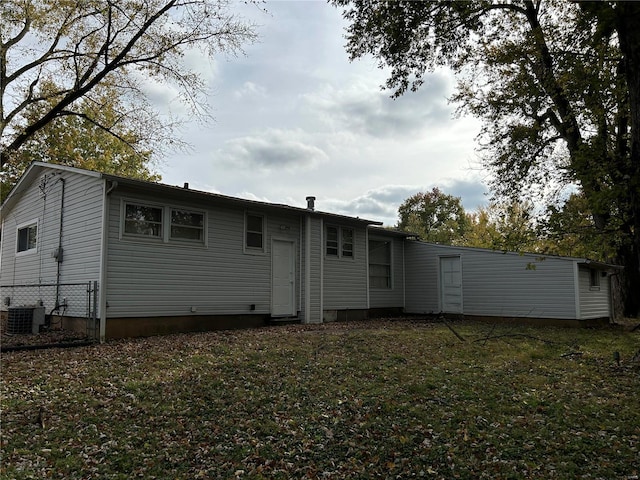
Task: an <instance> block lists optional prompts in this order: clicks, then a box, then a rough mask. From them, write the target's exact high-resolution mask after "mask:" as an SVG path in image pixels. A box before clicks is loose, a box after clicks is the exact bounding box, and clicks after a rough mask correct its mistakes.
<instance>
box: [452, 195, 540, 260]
mask: <svg viewBox="0 0 640 480" xmlns="http://www.w3.org/2000/svg"><path fill="white" fill-rule="evenodd" d="M533 209H534V205H533V203H531V202H511V203H497V202H493V203H491V204H490V205H489V206H488V207H480V208H478V209H477V211H476V212H475V213H469V214H467V218H468V219H469V225H470V226H469V229H468V231H467V233H466V235H465V237H464V240H463V242H462V245H464V246H467V247H482V248H491V249H493V250H502V251H505V252H506V251H510V252H538V251H539V250H540V243H539V240H538V237H537V232H536V225H535V221H534V218H535V216H534V214H533Z"/></svg>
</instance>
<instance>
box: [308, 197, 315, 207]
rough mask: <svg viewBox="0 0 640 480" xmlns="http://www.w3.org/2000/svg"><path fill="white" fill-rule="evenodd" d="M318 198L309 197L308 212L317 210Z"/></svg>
mask: <svg viewBox="0 0 640 480" xmlns="http://www.w3.org/2000/svg"><path fill="white" fill-rule="evenodd" d="M315 206H316V197H307V210H315Z"/></svg>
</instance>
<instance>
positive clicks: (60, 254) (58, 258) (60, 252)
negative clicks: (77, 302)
mask: <svg viewBox="0 0 640 480" xmlns="http://www.w3.org/2000/svg"><path fill="white" fill-rule="evenodd" d="M58 180H59V181H60V182H62V187H61V188H62V190H61V192H60V228H59V230H58V250H56V253H55V257H56V263H57V265H56V307H55V309H56V310H57V309H58V308H59V307H60V306H61V304H60V275H61V274H60V264H61V263H62V259H63V258H64V255H63V250H62V229H63V225H64V187H65V179H64V178H62V177H60V178H59V179H58ZM58 313H60V312H58Z"/></svg>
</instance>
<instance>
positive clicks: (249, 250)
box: [242, 210, 267, 255]
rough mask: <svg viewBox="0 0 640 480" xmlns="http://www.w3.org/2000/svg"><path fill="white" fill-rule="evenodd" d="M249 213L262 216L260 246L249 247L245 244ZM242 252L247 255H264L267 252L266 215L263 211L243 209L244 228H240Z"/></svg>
mask: <svg viewBox="0 0 640 480" xmlns="http://www.w3.org/2000/svg"><path fill="white" fill-rule="evenodd" d="M250 215H251V216H253V217H260V218H262V247H250V246H248V245H247V233H248V232H247V224H248V217H249V216H250ZM242 252H243V253H245V254H247V255H265V254H266V253H267V216H266V215H265V214H264V213H258V212H253V211H251V210H245V212H244V228H243V229H242Z"/></svg>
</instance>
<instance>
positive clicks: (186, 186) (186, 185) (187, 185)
mask: <svg viewBox="0 0 640 480" xmlns="http://www.w3.org/2000/svg"><path fill="white" fill-rule="evenodd" d="M182 188H185V189H187V190H189V182H184V185H183V186H182Z"/></svg>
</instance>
